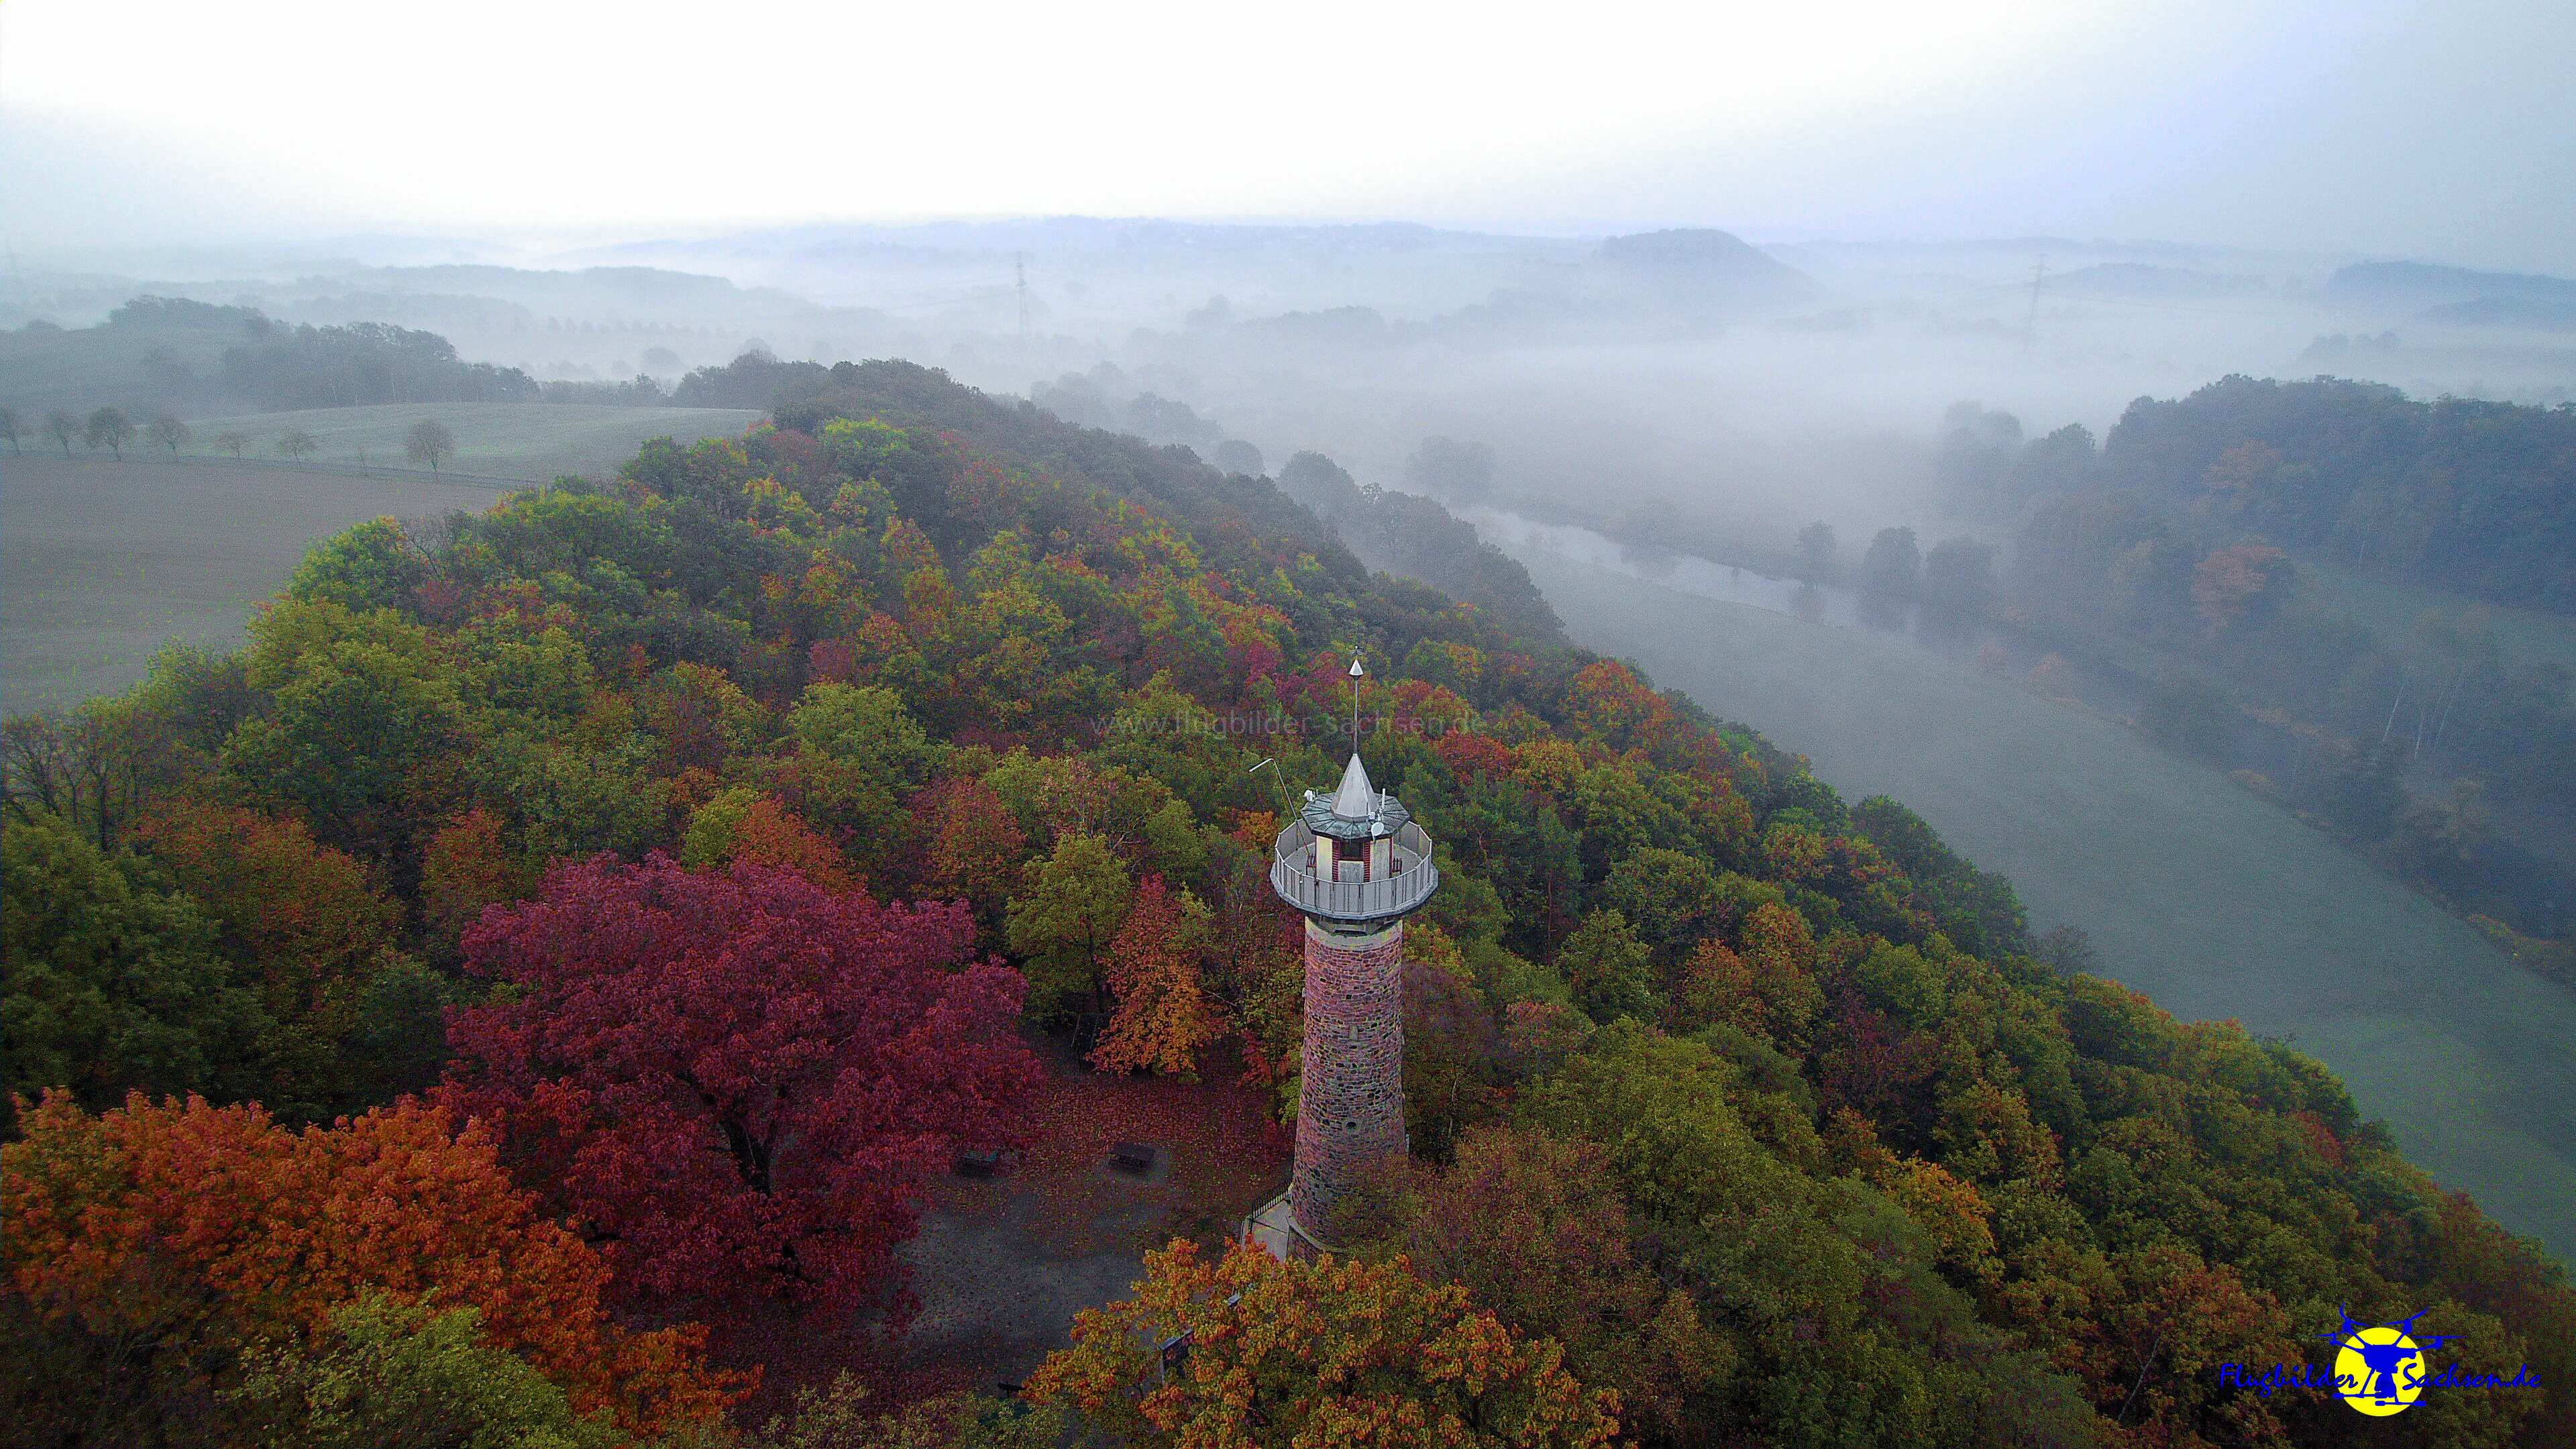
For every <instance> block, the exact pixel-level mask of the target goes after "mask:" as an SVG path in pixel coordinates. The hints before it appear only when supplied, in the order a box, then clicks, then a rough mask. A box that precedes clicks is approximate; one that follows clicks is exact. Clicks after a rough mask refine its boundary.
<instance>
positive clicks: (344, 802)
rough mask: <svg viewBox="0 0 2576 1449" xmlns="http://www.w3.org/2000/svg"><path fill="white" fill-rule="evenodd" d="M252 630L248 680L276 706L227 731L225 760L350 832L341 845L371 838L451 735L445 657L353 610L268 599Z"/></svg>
mask: <svg viewBox="0 0 2576 1449" xmlns="http://www.w3.org/2000/svg"><path fill="white" fill-rule="evenodd" d="M251 635H252V641H253V642H252V650H251V654H252V659H251V682H252V684H253V685H254V686H259V687H266V688H268V689H271V690H273V691H274V698H275V701H276V703H275V706H274V708H273V709H272V710H271V711H270V712H269V713H267V714H266V715H264V716H262V717H259V718H255V719H252V720H248V721H246V722H244V723H243V724H242V725H241V727H240V728H238V729H236V730H235V731H234V732H233V735H232V738H231V739H230V740H228V741H226V742H225V745H224V750H223V761H224V764H225V766H226V767H227V768H228V769H230V770H231V771H233V772H234V774H236V775H237V776H239V777H240V778H241V780H242V781H243V782H244V783H245V784H248V785H249V786H251V788H252V789H254V790H256V791H258V792H260V793H261V794H263V795H266V796H269V797H271V798H274V799H279V800H286V801H292V802H293V803H295V804H297V805H300V806H303V807H304V808H305V809H307V810H310V811H312V812H313V814H314V815H315V817H316V818H317V819H318V820H319V821H320V822H322V823H324V824H325V825H326V826H328V827H329V828H331V829H333V830H335V831H339V832H351V833H349V834H342V835H341V836H340V838H341V839H342V840H354V839H356V838H357V837H358V836H362V835H363V836H371V837H376V838H377V839H379V840H381V839H382V838H383V837H381V836H379V835H378V834H377V833H378V832H381V831H384V830H386V829H388V828H390V827H391V826H392V825H393V823H394V822H393V821H392V820H390V819H388V818H386V816H385V815H384V812H386V811H387V810H389V809H391V808H392V807H394V806H396V805H398V804H399V803H400V802H401V800H402V798H403V793H404V790H405V788H406V787H407V786H408V785H409V784H410V782H411V775H412V771H413V770H415V769H416V768H418V767H420V766H421V765H423V764H426V763H427V762H429V761H430V760H432V759H435V758H438V757H440V756H442V755H444V754H446V753H447V752H448V751H450V750H452V749H453V748H454V747H455V746H456V745H457V744H459V743H460V742H461V738H462V736H461V731H462V729H463V726H464V723H465V710H464V707H463V704H462V702H461V701H460V700H459V698H458V696H457V690H456V682H457V681H456V674H455V666H454V664H453V662H452V661H451V660H449V659H448V658H447V657H446V655H445V654H443V653H442V652H440V651H438V650H437V649H435V648H433V647H432V646H431V644H430V642H429V638H428V635H427V631H425V630H422V629H420V628H418V627H417V626H414V625H411V624H407V623H404V622H403V621H402V620H400V619H398V618H396V617H394V616H393V615H392V614H391V613H389V612H385V611H378V612H376V613H373V614H366V615H354V614H352V613H351V612H350V610H348V609H347V608H345V607H343V606H341V605H339V604H336V603H331V602H328V601H324V602H318V603H301V602H298V603H291V604H279V605H277V606H275V607H273V608H272V609H271V610H270V611H269V612H268V613H267V614H266V615H264V616H262V617H261V618H260V619H258V620H257V621H255V622H254V623H253V624H252V625H251Z"/></svg>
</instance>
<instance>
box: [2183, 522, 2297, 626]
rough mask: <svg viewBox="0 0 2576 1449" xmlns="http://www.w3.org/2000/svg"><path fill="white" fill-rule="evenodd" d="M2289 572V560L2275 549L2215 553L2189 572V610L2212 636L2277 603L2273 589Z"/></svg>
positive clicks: (2243, 546) (2252, 546) (2249, 546)
mask: <svg viewBox="0 0 2576 1449" xmlns="http://www.w3.org/2000/svg"><path fill="white" fill-rule="evenodd" d="M2289 572H2290V562H2289V559H2288V557H2287V556H2286V555H2284V554H2283V553H2282V552H2281V551H2280V550H2279V549H2277V548H2269V547H2266V546H2264V545H2261V544H2251V543H2248V544H2239V545H2237V546H2236V547H2234V548H2222V549H2218V550H2216V551H2215V552H2213V553H2211V554H2210V556H2209V557H2207V558H2205V559H2202V560H2201V561H2200V567H2199V568H2197V569H2194V570H2193V571H2192V575H2191V602H2192V607H2193V609H2195V610H2196V611H2197V612H2198V613H2199V614H2200V620H2201V622H2202V623H2204V624H2207V625H2208V626H2209V632H2211V633H2212V634H2215V633H2217V632H2218V631H2220V630H2221V629H2224V628H2226V627H2227V626H2229V625H2230V624H2233V623H2235V622H2236V621H2237V620H2239V619H2242V618H2244V617H2245V616H2246V615H2248V614H2249V613H2254V612H2257V611H2259V609H2260V608H2261V607H2262V606H2263V605H2265V604H2268V603H2270V602H2272V601H2273V600H2274V599H2276V598H2277V597H2278V594H2277V591H2275V589H2274V587H2273V586H2274V585H2275V584H2278V583H2283V582H2285V581H2286V580H2287V579H2288V577H2289Z"/></svg>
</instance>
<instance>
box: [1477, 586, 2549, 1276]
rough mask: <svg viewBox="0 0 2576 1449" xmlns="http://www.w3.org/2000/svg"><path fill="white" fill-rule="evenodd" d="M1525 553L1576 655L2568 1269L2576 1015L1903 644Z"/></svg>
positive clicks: (2452, 937)
mask: <svg viewBox="0 0 2576 1449" xmlns="http://www.w3.org/2000/svg"><path fill="white" fill-rule="evenodd" d="M1511 552H1512V553H1513V554H1514V556H1515V557H1518V558H1519V559H1520V560H1521V561H1522V562H1523V563H1525V564H1526V565H1528V567H1529V570H1530V574H1531V576H1532V577H1533V578H1534V579H1535V580H1536V581H1537V583H1538V585H1539V587H1540V588H1541V589H1543V590H1544V591H1545V592H1546V594H1547V597H1548V601H1549V602H1550V603H1552V604H1554V605H1555V606H1556V609H1557V612H1558V613H1559V614H1561V615H1562V616H1563V617H1564V619H1565V622H1566V628H1567V630H1568V632H1569V633H1571V634H1572V635H1573V636H1574V637H1575V638H1576V639H1578V640H1581V641H1583V642H1585V643H1587V644H1590V645H1592V646H1593V647H1596V648H1600V649H1605V650H1608V651H1610V652H1613V653H1617V654H1620V655H1623V656H1625V657H1628V658H1632V659H1635V660H1636V661H1637V662H1638V663H1640V664H1642V665H1644V666H1645V667H1646V668H1647V669H1648V670H1649V671H1651V672H1652V673H1653V675H1654V676H1655V679H1656V681H1657V682H1658V683H1659V684H1662V685H1665V686H1670V687H1678V688H1681V689H1684V690H1686V691H1688V692H1689V693H1690V694H1691V696H1692V697H1693V698H1695V699H1697V700H1698V701H1699V702H1700V703H1702V704H1704V705H1706V706H1707V707H1708V708H1710V709H1712V710H1714V711H1716V712H1717V713H1719V714H1721V715H1725V716H1728V717H1730V718H1734V719H1740V720H1742V721H1744V722H1745V723H1747V724H1750V725H1753V726H1754V727H1755V728H1758V729H1760V730H1761V731H1763V732H1764V733H1765V734H1767V735H1769V736H1770V737H1771V739H1772V740H1773V741H1775V742H1776V743H1778V744H1780V745H1782V746H1784V747H1786V748H1789V749H1793V750H1798V751H1801V752H1803V753H1806V754H1807V755H1808V756H1810V758H1811V759H1812V760H1813V761H1814V764H1815V769H1816V772H1817V773H1818V774H1819V775H1820V776H1822V777H1823V778H1824V779H1826V780H1828V781H1830V782H1831V783H1832V784H1833V785H1834V786H1835V787H1837V788H1838V789H1840V790H1841V791H1842V792H1843V793H1844V795H1845V797H1846V798H1849V799H1855V800H1856V799H1859V798H1861V797H1862V796H1865V795H1870V794H1876V793H1881V792H1884V793H1886V794H1890V795H1893V796H1896V797H1897V798H1899V799H1901V800H1903V801H1905V802H1906V803H1907V804H1909V805H1911V806H1913V807H1914V808H1915V809H1916V810H1918V811H1920V812H1921V813H1922V814H1923V816H1924V817H1925V818H1926V819H1928V820H1930V821H1931V822H1932V824H1933V825H1934V826H1935V827H1937V828H1938V829H1939V830H1940V831H1941V833H1942V835H1943V836H1944V837H1945V838H1946V839H1948V840H1949V842H1950V843H1951V844H1952V845H1953V846H1954V847H1956V848H1957V849H1959V850H1960V851H1962V852H1964V853H1965V854H1967V855H1969V856H1971V857H1973V858H1975V859H1976V861H1977V862H1978V864H1980V865H1983V866H1986V867H1988V868H1990V869H1995V870H2000V871H2003V872H2004V873H2005V874H2007V875H2009V876H2011V877H2012V880H2013V883H2014V885H2015V886H2016V887H2018V888H2019V890H2020V892H2021V895H2022V899H2023V900H2024V901H2026V902H2027V903H2028V904H2029V905H2030V908H2031V912H2032V915H2033V917H2034V924H2035V925H2037V926H2040V927H2043V928H2044V927H2047V926H2051V925H2057V924H2073V925H2078V926H2081V927H2083V928H2084V929H2085V930H2086V931H2088V932H2090V933H2091V935H2092V937H2093V941H2094V944H2095V945H2096V947H2098V948H2099V949H2100V951H2101V953H2102V958H2103V963H2104V965H2103V969H2104V970H2105V971H2106V972H2108V973H2109V974H2111V975H2113V976H2115V977H2117V978H2119V979H2120V980H2122V981H2124V982H2127V983H2128V984H2130V985H2132V986H2135V987H2137V988H2138V989H2140V990H2142V991H2145V992H2147V993H2148V994H2149V995H2151V996H2153V997H2154V998H2155V999H2156V1001H2157V1002H2158V1003H2159V1004H2160V1005H2162V1006H2163V1007H2164V1008H2165V1009H2167V1010H2169V1011H2171V1012H2173V1013H2174V1014H2176V1015H2177V1016H2181V1017H2185V1018H2210V1017H2235V1018H2238V1019H2241V1020H2242V1021H2243V1022H2244V1023H2245V1024H2246V1026H2247V1027H2248V1028H2250V1029H2252V1030H2254V1031H2258V1032H2264V1033H2270V1034H2276V1035H2285V1036H2288V1037H2290V1038H2292V1039H2293V1040H2294V1041H2295V1043H2296V1044H2297V1045H2298V1047H2299V1048H2300V1049H2301V1050H2303V1051H2306V1052H2309V1053H2311V1054H2313V1055H2315V1056H2317V1057H2319V1058H2321V1059H2322V1060H2324V1061H2325V1062H2327V1063H2328V1064H2329V1065H2331V1066H2332V1067H2333V1068H2334V1069H2335V1070H2336V1071H2337V1072H2338V1073H2340V1074H2341V1075H2342V1077H2343V1079H2344V1081H2345V1082H2346V1083H2347V1084H2348V1085H2349V1086H2350V1087H2351V1089H2352V1091H2353V1094H2354V1096H2355V1097H2356V1098H2358V1099H2359V1101H2360V1103H2361V1107H2362V1110H2363V1111H2364V1112H2365V1113H2366V1114H2368V1115H2370V1116H2374V1117H2380V1118H2383V1119H2385V1120H2386V1121H2387V1122H2388V1123H2389V1124H2390V1125H2391V1126H2392V1127H2393V1128H2394V1129H2395V1130H2396V1133H2397V1136H2398V1138H2399V1140H2400V1141H2401V1142H2402V1143H2403V1144H2404V1147H2405V1150H2406V1152H2407V1154H2408V1155H2409V1156H2410V1157H2411V1158H2412V1159H2413V1160H2414V1161H2416V1162H2417V1163H2419V1164H2421V1165H2422V1166H2424V1167H2425V1168H2426V1169H2428V1170H2429V1171H2431V1172H2433V1173H2434V1174H2435V1175H2436V1176H2438V1177H2439V1178H2441V1179H2442V1181H2444V1182H2445V1183H2447V1184H2450V1185H2452V1186H2455V1187H2460V1188H2465V1189H2467V1190H2468V1191H2469V1192H2471V1193H2472V1194H2474V1195H2475V1196H2476V1197H2477V1199H2478V1201H2479V1202H2480V1203H2481V1204H2482V1205H2484V1206H2485V1207H2486V1209H2487V1210H2488V1211H2489V1212H2491V1213H2492V1214H2494V1215H2495V1216H2496V1218H2497V1219H2499V1220H2500V1221H2502V1222H2504V1223H2506V1224H2508V1225H2510V1226H2512V1227H2513V1228H2514V1229H2515V1230H2517V1231H2519V1232H2523V1233H2528V1234H2533V1235H2536V1236H2538V1237H2540V1238H2541V1239H2542V1240H2543V1241H2544V1242H2546V1243H2547V1244H2548V1245H2549V1247H2550V1248H2551V1250H2552V1251H2554V1252H2555V1253H2557V1254H2558V1255H2559V1256H2560V1257H2561V1258H2568V1259H2576V992H2569V991H2568V990H2566V989H2565V988H2564V987H2559V986H2553V985H2551V984H2549V983H2548V982H2545V981H2543V980H2541V979H2540V978H2538V977H2536V976H2533V975H2532V974H2530V973H2529V972H2527V971H2524V970H2522V969H2520V968H2518V967H2516V966H2514V965H2512V964H2511V963H2509V962H2508V961H2506V960H2505V959H2504V958H2503V957H2502V956H2501V955H2499V954H2497V952H2496V951H2495V950H2494V949H2493V948H2491V947H2490V946H2488V945H2487V944H2486V942H2485V941H2483V940H2482V939H2480V938H2479V937H2478V935H2477V934H2476V933H2475V932H2474V931H2472V930H2471V929H2470V928H2469V927H2468V926H2466V925H2464V924H2462V923H2460V922H2458V921H2456V920H2454V919H2452V918H2451V917H2450V916H2448V915H2446V914H2444V913H2443V912H2442V911H2441V910H2439V909H2438V908H2436V907H2435V906H2433V905H2432V904H2431V903H2430V902H2428V901H2426V900H2424V899H2423V898H2421V897H2419V896H2417V895H2415V894H2414V893H2413V892H2411V891H2409V890H2407V889H2406V888H2405V887H2404V886H2402V885H2399V884H2398V883H2397V882H2396V881H2394V880H2392V879H2390V878H2389V877H2387V876H2385V875H2383V874H2382V873H2380V872H2379V871H2378V870H2376V869H2375V868H2373V867H2372V866H2370V865H2369V864H2368V863H2366V862H2364V861H2362V860H2359V859H2357V858H2355V857H2354V856H2352V855H2351V854H2349V853H2347V852H2346V851H2344V850H2343V849H2341V848H2340V847H2338V846H2336V845H2335V844H2334V843H2333V842H2331V841H2328V840H2326V839H2324V838H2323V837H2321V836H2318V835H2316V834H2315V833H2314V832H2312V831H2310V830H2309V829H2308V828H2307V827H2305V826H2303V825H2300V824H2299V823H2298V822H2297V821H2296V820H2294V819H2292V818H2290V817H2289V816H2287V815H2286V814H2284V813H2283V812H2281V811H2280V810H2278V809H2276V808H2274V807H2272V806H2270V805H2268V804H2266V803H2264V802H2263V801H2261V800H2258V799H2256V798H2254V797H2253V796H2251V795H2248V794H2246V793H2245V792H2244V791H2243V790H2241V789H2239V788H2237V787H2236V786H2235V785H2233V784H2231V783H2230V782H2229V781H2228V780H2226V779H2225V778H2224V777H2223V776H2221V775H2219V774H2218V773H2217V772H2216V771H2213V770H2209V769H2205V768H2202V767H2199V766H2195V765H2192V764H2189V763H2187V762H2184V761H2181V760H2178V759H2175V758H2174V757H2172V756H2170V755H2167V754H2165V753H2163V752H2162V751H2160V750H2158V749H2156V748H2155V747H2154V746H2153V745H2151V744H2149V743H2148V742H2147V741H2145V740H2144V739H2141V738H2139V737H2138V736H2137V735H2135V734H2134V733H2131V732H2129V731H2126V730H2123V729H2121V728H2119V727H2117V726H2115V725H2112V724H2109V723H2106V722H2104V721H2101V720H2098V719H2093V718H2090V717H2087V716H2085V715H2082V714H2078V713H2076V712H2074V711H2072V710H2068V709H2063V708H2060V707H2058V706H2055V705H2051V704H2048V703H2046V702H2044V701H2042V700H2040V699H2037V698H2035V697H2032V696H2030V695H2028V694H2025V693H2023V692H2021V691H2020V690H2018V689H2015V688H2013V687H2012V686H2010V685H2009V684H2002V683H1998V682H1997V681H1994V680H1992V679H1989V678H1987V677H1985V676H1983V675H1981V674H1979V673H1978V672H1977V671H1975V670H1974V669H1971V668H1967V667H1963V666H1959V665H1953V664H1950V663H1947V662H1945V661H1943V660H1941V659H1939V658H1936V657H1934V656H1932V655H1929V654H1927V653H1925V652H1924V651H1922V650H1919V649H1917V648H1915V647H1914V646H1912V645H1911V644H1908V643H1905V642H1903V641H1901V640H1891V639H1884V638H1880V637H1878V636H1875V635H1872V634H1869V633H1867V632H1864V631H1859V630H1852V629H1841V628H1835V627H1832V626H1830V625H1822V624H1809V623H1805V622H1802V621H1800V620H1797V619H1794V618H1790V617H1787V616H1784V615H1780V614H1774V613H1769V612H1766V611H1764V610H1761V609H1756V608H1751V607H1747V606H1744V605H1740V604H1725V603H1719V602H1716V601H1713V600H1708V599H1701V598H1695V597H1692V596H1690V595H1686V594H1682V593H1677V592H1675V591H1672V590H1669V589H1666V588H1663V587H1660V586H1658V585H1655V584H1650V583H1646V582H1644V581H1641V580H1638V579H1635V578H1631V577H1629V576H1626V575H1624V574H1619V573H1615V572H1612V571H1610V570H1607V569H1603V568H1598V567H1595V566H1592V565H1589V564H1581V563H1574V562H1571V561H1569V560H1566V559H1564V558H1562V557H1560V556H1557V555H1554V554H1550V553H1546V552H1543V551H1539V550H1535V549H1530V548H1526V547H1520V546H1514V547H1512V548H1511Z"/></svg>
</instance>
